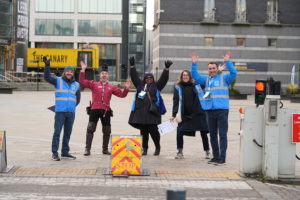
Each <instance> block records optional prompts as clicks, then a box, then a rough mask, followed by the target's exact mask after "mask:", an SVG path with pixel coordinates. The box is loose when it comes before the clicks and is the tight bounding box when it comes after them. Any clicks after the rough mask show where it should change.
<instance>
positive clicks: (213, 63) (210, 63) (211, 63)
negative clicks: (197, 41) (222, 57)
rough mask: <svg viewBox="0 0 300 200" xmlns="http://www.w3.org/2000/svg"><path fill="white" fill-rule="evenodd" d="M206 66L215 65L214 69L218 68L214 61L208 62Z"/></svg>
mask: <svg viewBox="0 0 300 200" xmlns="http://www.w3.org/2000/svg"><path fill="white" fill-rule="evenodd" d="M208 65H216V67H218V63H217V62H215V61H210V62H209V63H208Z"/></svg>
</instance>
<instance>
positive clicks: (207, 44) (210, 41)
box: [204, 37, 214, 46]
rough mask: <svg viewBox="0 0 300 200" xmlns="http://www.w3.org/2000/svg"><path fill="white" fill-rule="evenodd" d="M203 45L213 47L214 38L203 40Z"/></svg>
mask: <svg viewBox="0 0 300 200" xmlns="http://www.w3.org/2000/svg"><path fill="white" fill-rule="evenodd" d="M204 45H205V46H213V45H214V38H213V37H206V38H204Z"/></svg>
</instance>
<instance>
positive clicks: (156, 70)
mask: <svg viewBox="0 0 300 200" xmlns="http://www.w3.org/2000/svg"><path fill="white" fill-rule="evenodd" d="M157 79H158V67H155V80H156V81H157Z"/></svg>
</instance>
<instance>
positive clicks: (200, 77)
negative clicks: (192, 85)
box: [190, 53, 207, 85]
mask: <svg viewBox="0 0 300 200" xmlns="http://www.w3.org/2000/svg"><path fill="white" fill-rule="evenodd" d="M191 58H192V64H191V68H190V70H191V75H192V78H193V79H194V80H195V81H197V83H200V84H201V85H205V80H206V77H207V76H204V75H201V74H199V73H198V65H197V62H198V59H199V57H198V55H197V54H194V53H193V54H192V56H191Z"/></svg>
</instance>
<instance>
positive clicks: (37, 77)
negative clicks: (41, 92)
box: [0, 71, 44, 82]
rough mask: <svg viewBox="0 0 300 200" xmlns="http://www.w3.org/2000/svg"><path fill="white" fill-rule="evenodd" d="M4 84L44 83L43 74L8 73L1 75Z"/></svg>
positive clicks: (0, 78) (0, 79)
mask: <svg viewBox="0 0 300 200" xmlns="http://www.w3.org/2000/svg"><path fill="white" fill-rule="evenodd" d="M0 81H2V82H43V81H44V73H43V72H21V73H17V72H14V71H6V72H5V74H4V75H3V74H0Z"/></svg>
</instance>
